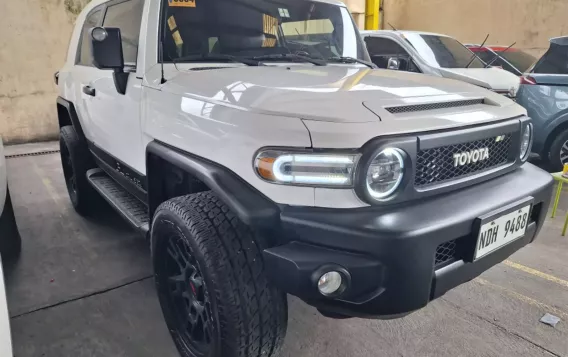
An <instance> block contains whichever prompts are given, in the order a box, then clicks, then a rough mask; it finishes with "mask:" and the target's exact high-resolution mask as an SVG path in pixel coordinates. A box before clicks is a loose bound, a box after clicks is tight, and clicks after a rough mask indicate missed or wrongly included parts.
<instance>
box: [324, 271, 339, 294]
mask: <svg viewBox="0 0 568 357" xmlns="http://www.w3.org/2000/svg"><path fill="white" fill-rule="evenodd" d="M342 284H343V278H342V276H341V273H338V272H336V271H330V272H327V273H325V274H323V275H322V276H321V277H320V278H319V280H318V290H319V291H320V293H321V294H322V295H326V296H328V295H333V294H335V293H337V292H338V291H339V289H341V286H342Z"/></svg>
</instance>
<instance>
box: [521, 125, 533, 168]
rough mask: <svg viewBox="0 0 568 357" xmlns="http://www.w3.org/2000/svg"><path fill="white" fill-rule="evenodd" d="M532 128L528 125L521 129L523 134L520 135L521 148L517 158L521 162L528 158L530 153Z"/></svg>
mask: <svg viewBox="0 0 568 357" xmlns="http://www.w3.org/2000/svg"><path fill="white" fill-rule="evenodd" d="M532 129H533V127H532V124H531V123H528V124H527V125H526V126H525V128H524V129H523V133H522V134H521V147H520V149H521V150H520V153H519V157H520V159H521V160H523V161H524V160H526V159H528V157H529V154H530V151H531V144H532V133H533V130H532Z"/></svg>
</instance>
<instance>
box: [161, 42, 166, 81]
mask: <svg viewBox="0 0 568 357" xmlns="http://www.w3.org/2000/svg"><path fill="white" fill-rule="evenodd" d="M159 47H160V67H161V68H160V69H161V71H162V77H161V78H160V84H164V83H166V82H167V81H166V77H164V42H163V41H162V39H160V46H159Z"/></svg>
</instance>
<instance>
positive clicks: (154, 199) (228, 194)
mask: <svg viewBox="0 0 568 357" xmlns="http://www.w3.org/2000/svg"><path fill="white" fill-rule="evenodd" d="M156 156H157V157H158V158H160V159H161V160H165V161H167V162H169V163H170V164H172V165H174V166H175V167H177V168H179V169H181V170H183V171H185V172H187V173H189V174H190V175H192V176H194V177H195V178H196V179H198V180H200V181H201V182H203V183H204V184H205V185H207V187H209V188H210V189H211V190H212V191H213V192H214V193H215V194H216V195H217V196H218V197H219V198H220V199H221V200H222V201H223V202H224V203H225V204H226V205H227V206H229V208H230V209H231V210H232V211H233V212H234V213H235V214H236V215H237V216H238V217H239V218H240V219H241V221H243V222H244V223H245V224H247V225H248V226H250V227H252V228H254V229H260V230H262V229H265V228H270V227H272V228H274V225H275V224H278V222H279V218H280V208H279V207H278V206H277V205H276V203H274V202H273V201H271V200H270V199H268V198H267V197H266V196H264V195H263V194H262V193H261V192H259V191H258V190H256V189H255V188H254V187H252V186H251V185H250V184H249V183H247V182H245V181H244V180H243V179H241V178H240V177H239V176H238V175H237V174H235V173H234V172H233V171H231V170H229V169H228V168H226V167H224V166H221V165H218V164H216V163H214V162H211V161H209V160H207V159H204V158H201V157H198V156H195V155H192V154H190V153H186V152H182V151H179V150H177V149H175V148H172V147H170V146H168V145H166V144H163V143H161V142H157V141H152V142H150V143H149V144H148V146H147V147H146V166H147V178H148V208H149V213H150V217H152V216H153V215H154V212H155V211H156V208H157V207H158V205H159V204H161V203H162V202H163V201H164V200H163V199H162V197H160V195H161V190H160V187H159V185H160V178H159V177H158V175H156V174H155V173H153V172H151V167H152V162H151V160H152V157H156ZM251 170H252V168H251Z"/></svg>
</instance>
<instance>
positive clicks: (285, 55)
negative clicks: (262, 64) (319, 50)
mask: <svg viewBox="0 0 568 357" xmlns="http://www.w3.org/2000/svg"><path fill="white" fill-rule="evenodd" d="M251 59H253V60H256V61H266V60H283V59H284V60H292V61H293V60H301V61H305V62H310V63H313V64H315V65H316V66H325V65H326V63H325V62H324V61H322V60H320V59H315V58H310V57H307V56H302V55H297V54H295V53H278V54H270V55H262V56H255V57H251Z"/></svg>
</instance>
